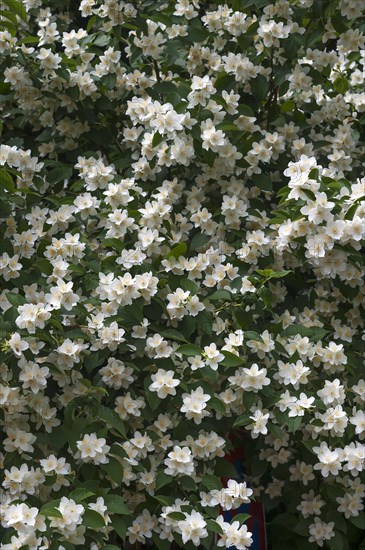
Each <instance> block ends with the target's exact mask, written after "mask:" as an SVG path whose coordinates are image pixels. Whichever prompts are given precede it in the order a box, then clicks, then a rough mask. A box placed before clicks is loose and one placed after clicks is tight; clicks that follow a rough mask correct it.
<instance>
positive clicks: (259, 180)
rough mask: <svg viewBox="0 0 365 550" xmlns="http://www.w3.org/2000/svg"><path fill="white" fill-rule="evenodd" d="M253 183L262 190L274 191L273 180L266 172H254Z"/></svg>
mask: <svg viewBox="0 0 365 550" xmlns="http://www.w3.org/2000/svg"><path fill="white" fill-rule="evenodd" d="M252 181H253V183H254V184H255V185H256V186H257V187H258V188H259V189H261V190H262V191H265V192H270V191H272V181H271V178H270V177H269V176H267V175H266V174H254V175H253V176H252Z"/></svg>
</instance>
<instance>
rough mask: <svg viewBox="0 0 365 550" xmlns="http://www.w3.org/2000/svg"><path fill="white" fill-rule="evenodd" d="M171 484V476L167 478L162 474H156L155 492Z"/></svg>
mask: <svg viewBox="0 0 365 550" xmlns="http://www.w3.org/2000/svg"><path fill="white" fill-rule="evenodd" d="M169 483H171V476H168V475H167V474H165V473H164V472H158V473H157V475H156V491H158V490H159V489H161V487H164V486H165V485H168V484H169Z"/></svg>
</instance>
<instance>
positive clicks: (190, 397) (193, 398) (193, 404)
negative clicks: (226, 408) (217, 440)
mask: <svg viewBox="0 0 365 550" xmlns="http://www.w3.org/2000/svg"><path fill="white" fill-rule="evenodd" d="M182 399H183V405H182V406H181V408H180V410H181V412H184V413H186V418H187V419H188V420H190V419H193V420H194V422H195V423H196V424H200V423H201V421H202V419H203V418H204V416H209V412H208V411H205V410H204V409H205V407H206V406H207V402H208V401H209V399H211V396H210V395H209V394H206V393H204V390H203V388H202V387H201V386H199V387H198V388H197V389H196V390H192V391H191V393H190V394H189V393H183V394H182Z"/></svg>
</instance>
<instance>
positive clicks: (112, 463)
mask: <svg viewBox="0 0 365 550" xmlns="http://www.w3.org/2000/svg"><path fill="white" fill-rule="evenodd" d="M101 468H102V469H103V470H104V471H105V472H106V473H107V474H108V476H109V477H110V478H111V479H112V480H113V481H114V482H115V483H117V485H121V483H122V481H123V466H122V465H121V463H120V462H119V460H117V459H116V458H114V457H110V458H109V462H108V463H107V464H102V465H101Z"/></svg>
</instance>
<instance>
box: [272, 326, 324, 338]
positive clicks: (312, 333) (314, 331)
mask: <svg viewBox="0 0 365 550" xmlns="http://www.w3.org/2000/svg"><path fill="white" fill-rule="evenodd" d="M297 334H300V336H308V338H313V339H315V340H316V341H319V340H322V339H323V338H324V337H325V336H326V335H327V334H328V330H325V329H324V328H322V327H303V326H300V325H290V326H289V327H287V328H286V329H284V330H283V332H282V335H283V336H296V335H297Z"/></svg>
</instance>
